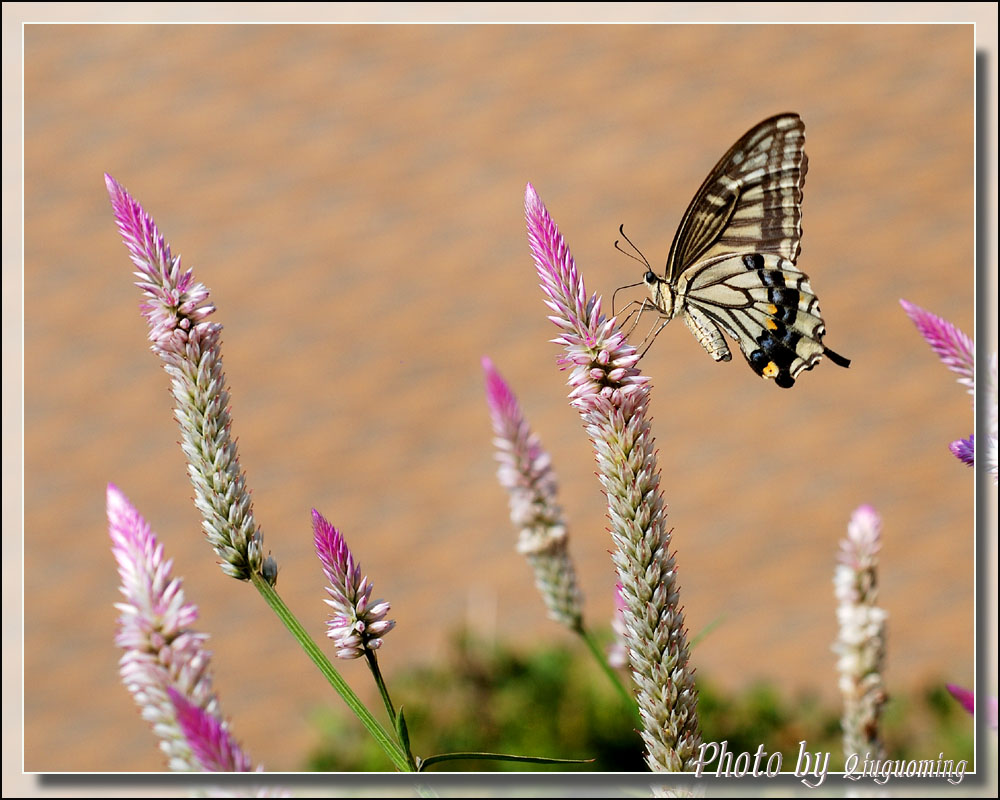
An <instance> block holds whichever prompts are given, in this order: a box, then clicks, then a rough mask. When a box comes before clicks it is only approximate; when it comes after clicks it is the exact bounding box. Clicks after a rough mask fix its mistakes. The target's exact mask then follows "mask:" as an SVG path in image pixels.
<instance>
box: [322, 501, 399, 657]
mask: <svg viewBox="0 0 1000 800" xmlns="http://www.w3.org/2000/svg"><path fill="white" fill-rule="evenodd" d="M312 517H313V542H314V544H315V546H316V555H317V556H318V557H319V561H320V564H322V566H323V573H324V574H325V575H326V578H327V580H328V581H329V586H327V588H326V591H327V593H328V594H329V595H330V598H331V599H329V600H324V602H325V603H326V604H327V605H328V606H330V607H331V608H332V609H333V613H332V614H331V616H330V619H329V620H328V621H327V632H326V635H327V636H329V637H330V638H331V639H333V642H334V644H335V645H336V647H337V658H345V659H347V658H359V657H360V656H362V655H364V652H365V650H378V649H379V648H380V647H381V646H382V636H384V635H385V634H386V633H388V632H389V631H391V630H392V629H393V628H394V627H395V626H396V622H395V620H391V619H386V618H385V616H386V614H388V613H389V603H387V602H385V601H384V600H379V601H377V602H376V603H371V602H370V600H371V593H372V588H373V585H372V584H371V583H370V582H369V581H368V578H367V577H364V578H363V577H362V576H361V565H360V564H358V563H357V562H355V560H354V556H353V554H352V553H351V551H350V550H349V549H348V547H347V542H346V541H344V537H343V536H342V535H341V533H340V531H339V530H337V529H336V528H335V527H334V526H333V525H331V524H330V523H329V522H327V520H326V519H325V518H324V517H323V515H322V514H320V513H319V512H318V511H317V510H316V509H315V508H314V509H313V512H312Z"/></svg>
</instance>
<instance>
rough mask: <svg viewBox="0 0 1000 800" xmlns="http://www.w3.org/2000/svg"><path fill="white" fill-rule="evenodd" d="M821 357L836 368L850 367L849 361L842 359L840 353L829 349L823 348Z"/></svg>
mask: <svg viewBox="0 0 1000 800" xmlns="http://www.w3.org/2000/svg"><path fill="white" fill-rule="evenodd" d="M823 355H825V356H826V357H827V358H828V359H830V360H831V361H832V362H833V363H834V364H836V365H837V366H838V367H849V366H851V359H849V358H844V357H843V356H842V355H840V353H835V352H833V350H831V349H830V348H829V347H824V348H823Z"/></svg>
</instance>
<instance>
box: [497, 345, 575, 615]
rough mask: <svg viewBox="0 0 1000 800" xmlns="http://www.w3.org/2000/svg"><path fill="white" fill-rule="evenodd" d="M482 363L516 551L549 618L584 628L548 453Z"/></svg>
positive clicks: (500, 380)
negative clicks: (531, 572) (525, 561)
mask: <svg viewBox="0 0 1000 800" xmlns="http://www.w3.org/2000/svg"><path fill="white" fill-rule="evenodd" d="M482 365H483V373H484V374H485V378H486V402H487V404H488V405H489V408H490V417H491V419H492V421H493V433H494V435H495V438H494V439H493V443H494V444H495V445H496V448H497V452H496V459H497V461H498V462H499V464H500V466H499V468H498V469H497V480H498V481H499V482H500V485H501V486H503V488H504V489H506V490H507V494H508V498H509V504H510V519H511V522H513V523H514V525H515V527H516V528H517V529H518V532H519V536H518V542H517V550H518V552H519V553H522V554H524V556H525V558H527V559H528V563H529V564H530V565H531V568H532V570H534V573H535V586H536V587H537V588H538V591H539V592H540V593H541V595H542V599H543V600H544V601H545V605H546V607H547V608H548V610H549V617H550V618H551V619H554V620H555V621H556V622H559V623H561V624H562V625H565V626H566V627H567V628H569V629H570V630H572V631H576V632H577V633H579V632H582V630H583V597H582V595H581V594H580V590H579V588H578V586H577V581H576V569H575V568H574V566H573V561H572V559H571V558H570V555H569V548H568V545H569V535H568V533H567V529H566V522H565V520H564V519H563V515H562V509H561V508H560V507H559V504H558V503H557V495H558V486H557V484H556V476H555V472H554V471H553V470H552V465H551V460H550V458H549V454H548V453H547V452H545V450H544V449H543V448H542V443H541V440H540V439H539V438H538V436H537V435H536V434H535V433H533V432H532V430H531V427H530V426H529V425H528V421H527V419H525V417H524V413H523V412H522V411H521V406H520V404H519V403H518V402H517V398H516V397H515V396H514V392H513V391H511V388H510V386H509V385H508V384H507V382H506V381H505V380H504V379H503V377H502V376H501V375H500V373H499V372H497V369H496V367H494V366H493V362H492V361H490V359H489V358H487V357H486V356H483V360H482Z"/></svg>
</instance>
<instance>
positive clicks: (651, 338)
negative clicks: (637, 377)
mask: <svg viewBox="0 0 1000 800" xmlns="http://www.w3.org/2000/svg"><path fill="white" fill-rule="evenodd" d="M668 322H670V317H667V318H664V319H663V320H662V321H659V320H657V322H654V323H653V328H655V329H656V331H655V332H654V331H653V328H650V329H649V333H647V334H646V338H644V339H643V340H642V341H641V342H640V343H639V347H642V345H644V344H646V342H647V341H648V342H649V344H646V346H645V347H643V350H642V354H641V355H640V356H639V358H640V359H641V358H642V357H643V356H644V355H646V353H647V352H648V351H649V348H650V347H652V346H653V342H655V341H656V337H657V336H659V335H660V331H662V330H663V329H664V328H666V327H667V323H668ZM633 327H634V326H633ZM637 349H638V348H637Z"/></svg>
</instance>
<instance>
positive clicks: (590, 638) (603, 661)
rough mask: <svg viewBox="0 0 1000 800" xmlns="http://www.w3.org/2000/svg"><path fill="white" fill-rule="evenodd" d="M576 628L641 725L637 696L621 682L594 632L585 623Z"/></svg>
mask: <svg viewBox="0 0 1000 800" xmlns="http://www.w3.org/2000/svg"><path fill="white" fill-rule="evenodd" d="M574 630H575V631H576V632H577V633H578V634H580V638H582V639H583V641H585V642H586V643H587V647H588V648H590V652H591V653H593V655H594V658H595V659H596V660H597V663H598V664H600V665H601V669H603V670H604V674H605V675H607V676H608V680H610V681H611V682H612V683H613V684H614V685H615V688H616V689H617V690H618V693H619V694H620V695H621V696H622V699H623V700H624V701H625V705H626V706H628V708H629V710H630V711H631V712H632V716H633V717H634V721H635V722H636V724H638V725H640V726H641V725H642V720H641V719H640V718H639V707H638V706H637V705H636V703H635V698H634V697H632V695H630V694H629V693H628V689H626V688H625V684H623V683H622V682H621V678H619V677H618V673H617V672H615V671H614V669H612V667H611V665H610V664H609V663H608V659H607V657H606V656H605V655H604V652H603V651H602V650H601V646H600V645H599V644H598V643H597V640H596V639H595V638H594V634H592V633H591V632H590V631H588V630H587V629H586V628H584V627H583V625H579V626H578V627H576V628H574Z"/></svg>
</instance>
